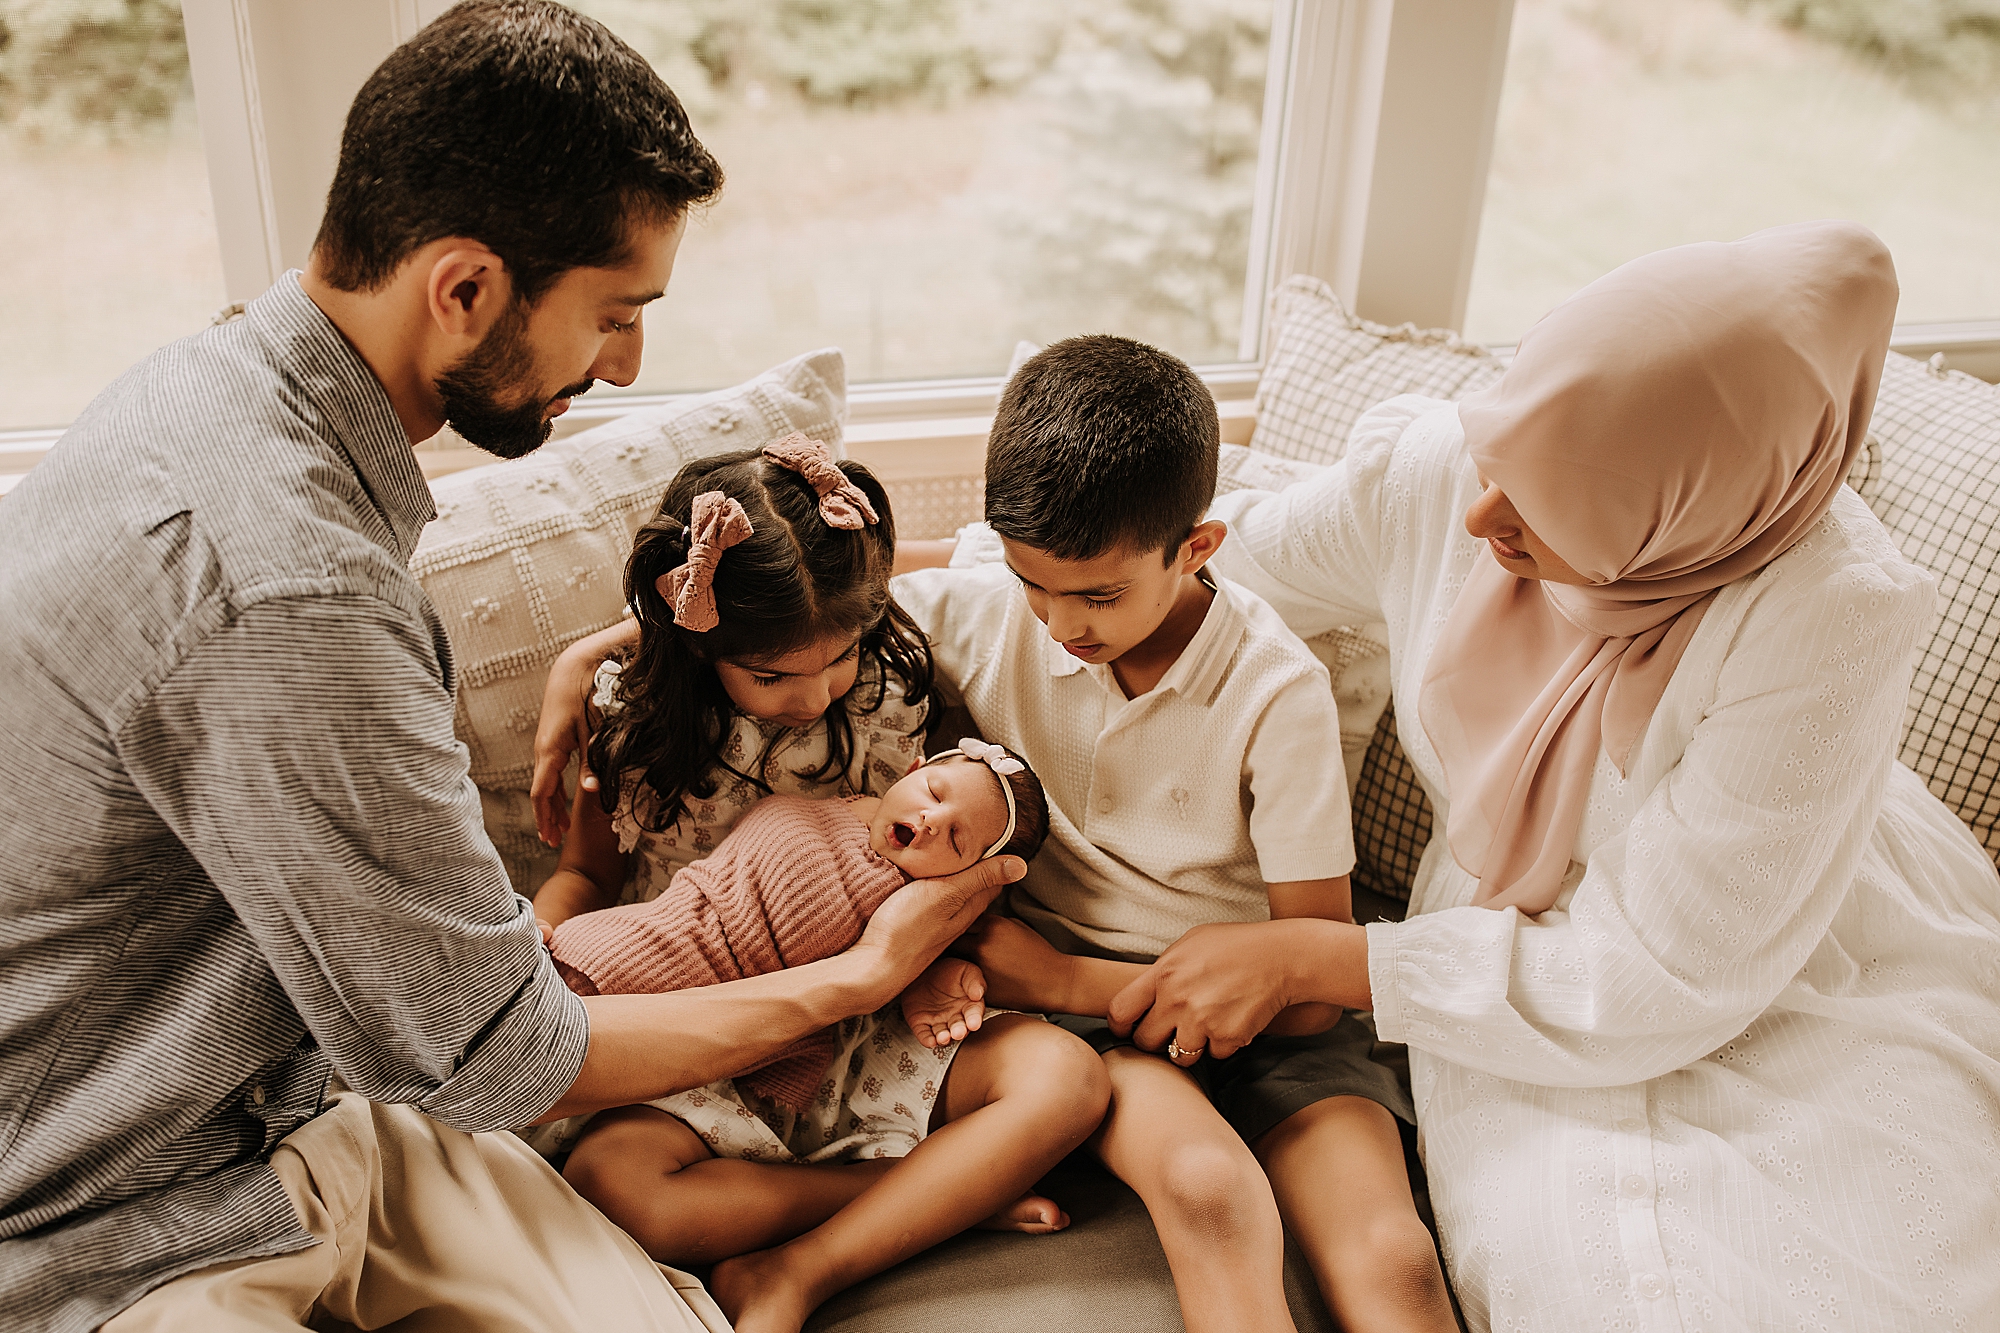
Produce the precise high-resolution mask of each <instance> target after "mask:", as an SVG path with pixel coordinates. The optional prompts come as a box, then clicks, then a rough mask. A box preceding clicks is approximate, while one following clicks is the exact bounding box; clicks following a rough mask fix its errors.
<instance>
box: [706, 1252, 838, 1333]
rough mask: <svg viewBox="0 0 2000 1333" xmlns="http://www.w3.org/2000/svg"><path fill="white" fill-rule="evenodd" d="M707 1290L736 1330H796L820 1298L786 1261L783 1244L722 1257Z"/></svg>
mask: <svg viewBox="0 0 2000 1333" xmlns="http://www.w3.org/2000/svg"><path fill="white" fill-rule="evenodd" d="M708 1290H709V1294H710V1295H712V1296H714V1297H715V1303H716V1304H717V1305H719V1306H721V1307H722V1313H724V1314H725V1315H728V1316H729V1322H730V1324H731V1325H733V1326H734V1327H735V1329H736V1333H799V1330H800V1329H801V1328H803V1327H805V1322H806V1316H807V1315H809V1314H811V1313H812V1312H813V1310H814V1309H815V1308H816V1307H817V1306H818V1305H819V1302H820V1299H821V1298H820V1297H818V1296H816V1295H815V1293H813V1292H812V1291H811V1290H810V1289H809V1288H808V1286H807V1284H806V1283H804V1282H802V1281H800V1280H799V1277H798V1274H797V1273H796V1272H795V1271H794V1270H793V1269H792V1268H791V1266H790V1265H788V1264H786V1262H785V1252H784V1247H783V1246H780V1247H779V1248H777V1249H774V1250H754V1251H752V1252H751V1253H749V1254H739V1255H737V1256H736V1257H735V1258H734V1259H724V1260H723V1261H722V1262H721V1263H719V1264H717V1265H716V1266H715V1268H714V1271H712V1272H711V1273H710V1274H709V1277H708Z"/></svg>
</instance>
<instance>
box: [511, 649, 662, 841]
mask: <svg viewBox="0 0 2000 1333" xmlns="http://www.w3.org/2000/svg"><path fill="white" fill-rule="evenodd" d="M638 641H639V622H638V621H636V620H621V621H619V622H618V623H617V624H616V625H613V626H612V627H611V628H610V629H606V630H599V631H598V632H597V633H595V634H592V635H589V636H588V637H586V638H582V639H578V640H577V641H576V642H575V643H573V644H571V645H570V646H569V647H567V648H565V649H563V650H562V653H561V654H560V655H559V656H558V657H557V658H556V660H555V662H554V664H552V665H551V666H550V667H549V681H548V684H546V685H544V686H543V687H542V716H541V720H540V721H538V722H537V723H536V724H535V777H534V781H533V782H532V783H531V784H530V785H529V787H528V798H529V799H530V800H532V801H533V802H534V803H535V831H536V832H538V833H539V834H541V838H542V841H543V842H545V843H547V844H548V845H549V846H551V847H560V846H562V841H563V834H565V833H567V832H568V831H569V796H568V794H567V793H565V792H564V791H563V780H562V775H563V770H564V769H566V768H568V767H569V757H570V756H571V755H573V754H577V753H580V752H581V751H582V750H583V749H584V748H585V747H586V746H588V745H589V744H590V689H591V685H592V683H593V682H594V681H595V680H596V678H597V668H598V667H599V666H601V665H602V664H603V662H604V659H605V658H607V657H610V656H611V655H612V654H613V653H615V652H617V651H618V650H619V649H620V648H622V647H626V646H629V645H631V644H636V643H637V642H638ZM581 785H582V787H583V789H584V790H585V791H596V790H597V775H596V774H595V773H592V772H591V771H590V769H589V767H588V766H586V767H585V768H584V770H583V777H582V779H581Z"/></svg>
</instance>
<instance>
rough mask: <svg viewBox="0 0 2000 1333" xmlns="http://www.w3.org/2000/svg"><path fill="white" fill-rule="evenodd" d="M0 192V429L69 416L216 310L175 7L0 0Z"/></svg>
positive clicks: (218, 296)
mask: <svg viewBox="0 0 2000 1333" xmlns="http://www.w3.org/2000/svg"><path fill="white" fill-rule="evenodd" d="M0 183H4V188H5V192H6V204H5V206H4V207H0V430H10V429H21V428H27V427H39V426H54V425H60V424H61V423H63V422H66V421H68V420H70V419H71V418H72V417H74V416H75V415H76V414H77V413H78V412H80V411H82V410H83V407H84V405H85V404H86V403H88V402H89V401H90V400H91V398H92V397H94V396H95V395H96V394H97V393H98V391H99V390H101V389H102V388H104V386H105V385H107V384H109V383H110V382H111V381H112V380H113V379H115V378H117V376H118V374H119V373H120V372H121V371H123V370H124V369H125V368H126V367H127V366H129V365H131V364H132V363H133V362H134V361H137V360H139V359H140V358H141V357H143V356H145V355H146V354H147V353H149V352H151V351H153V350H154V349H155V348H157V347H159V346H160V345H161V344H163V343H167V342H171V341H173V340H174V339H176V338H179V337H181V336H183V335H185V334H188V333H192V332H194V331H195V330H196V329H199V328H201V327H202V326H203V325H204V324H205V323H207V322H208V319H209V317H210V316H211V315H213V314H214V312H215V310H216V308H217V307H219V306H220V305H222V303H223V300H224V297H223V284H222V265H221V258H220V255H219V253H218V251H217V249H216V239H215V221H214V214H213V209H212V207H211V205H210V202H209V190H208V172H207V169H206V166H205V165H204V160H203V155H202V144H201V138H200V136H199V134H198V133H197V131H196V127H195V121H194V102H193V97H192V93H191V89H190V85H189V81H188V63H187V43H186V40H185V38H184V36H183V34H182V29H181V15H180V5H179V4H178V3H175V0H109V2H108V3H107V2H106V0H40V2H39V3H34V4H23V3H0ZM10 470H11V469H9V468H0V471H10Z"/></svg>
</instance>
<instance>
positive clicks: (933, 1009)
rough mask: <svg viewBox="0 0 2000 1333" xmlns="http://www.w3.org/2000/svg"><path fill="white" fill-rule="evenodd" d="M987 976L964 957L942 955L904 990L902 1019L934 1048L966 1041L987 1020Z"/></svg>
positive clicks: (922, 1040)
mask: <svg viewBox="0 0 2000 1333" xmlns="http://www.w3.org/2000/svg"><path fill="white" fill-rule="evenodd" d="M985 996H986V978H985V977H983V976H981V975H980V974H979V969H978V968H977V967H976V966H974V965H973V964H971V963H968V962H966V961H965V960H964V959H963V958H940V959H938V960H937V961H936V962H935V963H932V964H931V965H930V966H929V967H927V968H925V969H924V973H923V975H922V976H920V977H918V978H917V979H916V980H915V981H913V982H911V983H910V986H909V989H907V990H905V991H904V992H903V1021H904V1022H906V1023H908V1024H909V1025H910V1031H912V1032H914V1033H916V1034H917V1040H918V1041H920V1042H922V1043H923V1044H924V1045H926V1046H928V1047H930V1048H931V1049H932V1050H938V1049H940V1048H942V1047H945V1046H949V1045H951V1044H952V1043H953V1042H955V1041H964V1040H965V1039H966V1037H968V1036H970V1035H971V1034H972V1033H974V1032H977V1031H979V1025H980V1024H981V1023H983V1022H985V1021H986V1003H985Z"/></svg>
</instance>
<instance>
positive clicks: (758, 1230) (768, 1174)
mask: <svg viewBox="0 0 2000 1333" xmlns="http://www.w3.org/2000/svg"><path fill="white" fill-rule="evenodd" d="M888 1167H889V1163H888V1162H859V1163H856V1164H854V1165H852V1166H799V1165H796V1164H783V1165H780V1164H776V1163H770V1162H742V1161H736V1160H734V1159H731V1158H727V1157H717V1156H715V1155H714V1154H713V1153H711V1152H710V1151H709V1150H708V1145H707V1144H706V1143H704V1142H702V1139H701V1136H700V1135H699V1134H697V1133H695V1132H694V1131H693V1130H691V1129H689V1128H688V1127H687V1126H686V1125H685V1124H683V1123H681V1122H680V1121H679V1120H677V1119H675V1118H674V1117H673V1116H670V1115H668V1114H667V1113H666V1112H665V1111H662V1110H659V1109H657V1108H656V1107H651V1106H623V1107H620V1108H618V1109H617V1110H615V1111H605V1112H603V1113H602V1114H600V1115H598V1116H597V1117H595V1118H594V1119H593V1120H592V1121H591V1122H590V1128H589V1129H587V1130H586V1131H585V1132H584V1136H583V1138H582V1139H581V1140H579V1141H578V1143H577V1145H576V1150H575V1151H574V1152H572V1153H571V1154H570V1158H569V1161H568V1163H567V1164H565V1165H564V1167H563V1177H564V1178H565V1179H566V1180H568V1181H569V1183H570V1184H571V1185H572V1186H574V1187H575V1189H576V1192H577V1193H578V1194H581V1195H582V1196H583V1197H584V1198H586V1199H588V1200H590V1201H591V1202H592V1203H593V1204H596V1205H597V1208H598V1211H600V1212H602V1213H603V1214H604V1215H605V1216H606V1217H608V1218H610V1219H611V1220H612V1221H613V1222H616V1223H617V1224H618V1225H619V1226H620V1227H623V1228H624V1229H625V1231H626V1232H628V1233H629V1234H630V1235H631V1237H632V1239H634V1240H636V1241H638V1242H639V1246H640V1248H641V1249H643V1250H645V1251H646V1253H648V1254H650V1255H652V1256H653V1257H654V1258H655V1259H657V1260H659V1261H660V1262H661V1263H667V1264H683V1265H685V1264H707V1263H714V1262H715V1261H716V1260H717V1259H725V1258H728V1257H729V1256H730V1255H733V1254H743V1253H745V1252H747V1251H750V1250H761V1249H763V1248H764V1247H765V1246H767V1245H775V1244H778V1243H779V1242H780V1241H785V1240H790V1239H791V1238H792V1237H793V1236H796V1235H798V1234H799V1233H800V1232H802V1231H810V1230H811V1229H812V1228H814V1227H816V1226H818V1225H819V1224H820V1223H822V1222H824V1221H826V1219H827V1218H829V1217H832V1216H833V1215H834V1214H835V1213H837V1212H839V1211H840V1210H841V1209H842V1208H844V1207H846V1206H847V1205H848V1204H849V1203H850V1202H852V1201H853V1199H854V1197H855V1196H856V1195H858V1194H860V1193H861V1191H863V1190H865V1189H867V1188H868V1187H869V1186H870V1185H872V1184H874V1183H875V1181H877V1180H879V1179H880V1178H881V1176H882V1173H883V1172H884V1171H886V1170H887V1169H888Z"/></svg>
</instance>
